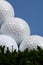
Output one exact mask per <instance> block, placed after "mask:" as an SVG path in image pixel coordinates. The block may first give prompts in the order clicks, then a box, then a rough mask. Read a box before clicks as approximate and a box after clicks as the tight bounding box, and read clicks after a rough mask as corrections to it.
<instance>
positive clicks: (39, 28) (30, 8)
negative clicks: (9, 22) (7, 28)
mask: <svg viewBox="0 0 43 65" xmlns="http://www.w3.org/2000/svg"><path fill="white" fill-rule="evenodd" d="M7 1H8V2H10V3H11V4H12V6H13V7H14V11H15V16H16V17H19V18H22V19H24V20H25V21H26V22H27V23H28V24H29V25H30V29H31V34H36V35H41V36H43V0H7Z"/></svg>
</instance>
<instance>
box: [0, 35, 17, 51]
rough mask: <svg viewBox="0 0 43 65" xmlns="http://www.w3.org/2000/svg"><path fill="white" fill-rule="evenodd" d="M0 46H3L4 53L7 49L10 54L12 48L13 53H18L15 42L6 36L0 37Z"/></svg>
mask: <svg viewBox="0 0 43 65" xmlns="http://www.w3.org/2000/svg"><path fill="white" fill-rule="evenodd" d="M0 46H5V51H6V50H7V47H8V48H9V50H10V52H12V47H13V51H14V50H16V51H18V46H17V43H16V41H15V40H13V39H12V38H11V37H9V36H7V35H0Z"/></svg>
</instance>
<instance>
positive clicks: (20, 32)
mask: <svg viewBox="0 0 43 65" xmlns="http://www.w3.org/2000/svg"><path fill="white" fill-rule="evenodd" d="M1 33H2V34H7V35H10V36H11V37H13V38H14V39H15V40H16V42H17V44H18V45H19V44H20V42H21V41H22V40H23V39H24V38H25V37H26V36H28V35H30V27H29V25H28V24H27V23H26V22H25V21H24V20H23V19H21V18H17V17H15V18H9V19H7V20H6V22H4V24H3V25H2V27H1Z"/></svg>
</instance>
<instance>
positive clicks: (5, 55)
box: [0, 46, 43, 65]
mask: <svg viewBox="0 0 43 65" xmlns="http://www.w3.org/2000/svg"><path fill="white" fill-rule="evenodd" d="M4 50H5V46H3V47H2V46H0V65H43V49H41V48H40V47H39V46H38V47H37V50H35V49H33V50H31V51H28V49H26V50H25V51H24V52H20V51H18V52H16V50H15V51H14V52H13V51H12V53H11V52H10V51H9V49H8V48H7V51H6V52H4Z"/></svg>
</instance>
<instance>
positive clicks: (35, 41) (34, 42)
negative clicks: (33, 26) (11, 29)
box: [19, 35, 43, 51]
mask: <svg viewBox="0 0 43 65" xmlns="http://www.w3.org/2000/svg"><path fill="white" fill-rule="evenodd" d="M42 40H43V39H42V37H41V36H37V35H32V36H30V37H27V38H26V39H25V40H23V41H22V43H21V44H20V47H19V50H20V51H24V50H26V48H28V49H29V50H33V49H36V50H37V46H40V47H42V44H41V43H40V41H42Z"/></svg>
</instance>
